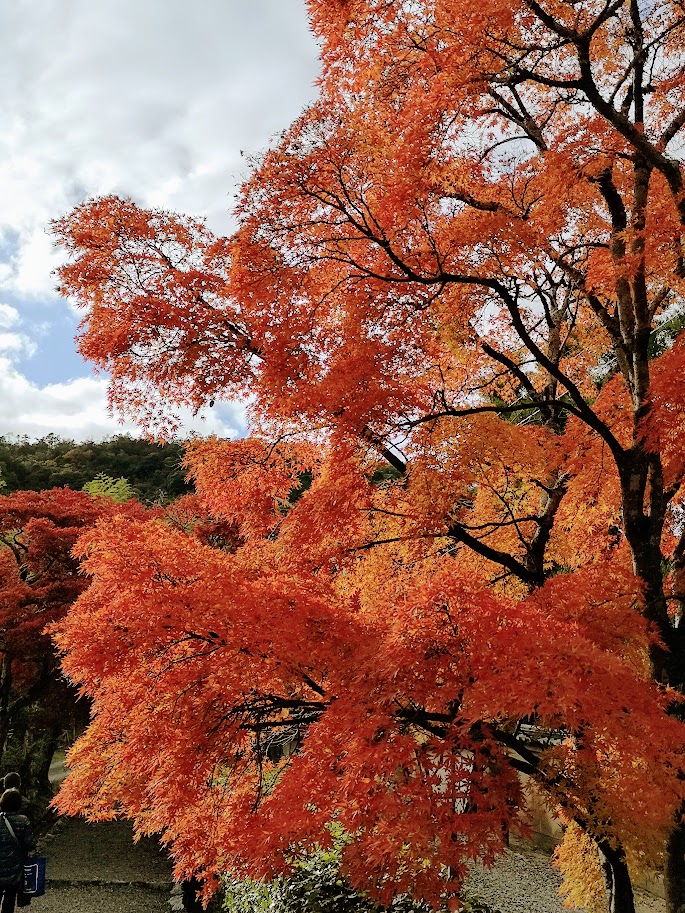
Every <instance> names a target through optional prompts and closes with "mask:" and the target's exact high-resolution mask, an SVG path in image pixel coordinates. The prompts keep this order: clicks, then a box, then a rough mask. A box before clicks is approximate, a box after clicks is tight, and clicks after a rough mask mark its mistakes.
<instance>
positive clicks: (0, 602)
mask: <svg viewBox="0 0 685 913" xmlns="http://www.w3.org/2000/svg"><path fill="white" fill-rule="evenodd" d="M123 509H124V508H122V507H120V506H119V505H116V504H115V503H114V502H113V501H111V500H107V499H105V498H93V497H91V496H90V495H88V494H86V493H84V492H76V491H70V490H69V489H53V490H52V491H43V492H17V493H14V494H12V495H7V496H2V497H0V663H1V665H0V759H2V757H3V754H4V752H5V749H6V748H7V747H8V740H10V733H12V736H13V740H14V742H13V744H14V743H16V742H17V741H18V740H19V737H20V736H21V737H22V739H23V740H24V741H27V742H30V743H31V750H30V751H29V752H28V753H27V754H26V758H25V760H26V764H25V765H24V766H25V769H24V771H23V773H24V774H25V776H24V778H23V779H24V787H25V789H28V790H29V791H30V792H33V791H34V790H35V791H38V792H40V791H41V790H42V791H45V790H47V789H48V788H49V787H48V780H47V774H48V767H49V764H50V761H51V760H52V754H53V752H54V750H55V747H56V744H57V740H58V738H59V736H60V735H61V734H62V732H63V731H64V729H65V726H66V725H67V723H68V721H69V718H70V715H71V713H72V707H73V704H74V700H75V694H74V692H73V689H71V688H69V687H68V686H67V683H66V682H65V681H64V679H63V677H62V676H61V674H60V671H59V663H58V661H57V657H56V655H55V650H54V646H53V644H52V642H51V639H50V636H49V635H48V634H47V633H46V630H45V629H46V627H47V626H48V625H49V624H52V623H54V622H55V621H57V620H59V619H60V618H61V617H62V616H63V615H64V613H65V612H66V611H67V609H68V608H69V607H70V605H71V604H72V603H73V602H74V600H75V599H76V598H77V596H78V595H79V594H80V593H81V592H83V590H84V588H85V587H86V586H87V585H88V580H87V579H86V578H85V577H84V576H83V575H82V574H80V573H79V567H78V561H77V560H76V559H75V558H74V557H73V555H72V554H71V550H72V548H73V546H74V544H75V542H76V540H77V539H78V537H79V536H80V535H81V534H82V533H83V532H84V530H86V529H88V528H90V527H92V526H93V525H94V524H95V523H96V522H97V521H98V520H99V519H101V518H102V517H107V516H111V515H112V514H114V513H116V512H120V511H121V510H123ZM126 512H127V514H128V515H130V516H138V517H143V516H145V511H144V510H143V509H142V508H141V507H140V506H139V505H129V506H128V507H127V508H126ZM27 714H28V716H27ZM23 760H24V759H20V763H22V762H23Z"/></svg>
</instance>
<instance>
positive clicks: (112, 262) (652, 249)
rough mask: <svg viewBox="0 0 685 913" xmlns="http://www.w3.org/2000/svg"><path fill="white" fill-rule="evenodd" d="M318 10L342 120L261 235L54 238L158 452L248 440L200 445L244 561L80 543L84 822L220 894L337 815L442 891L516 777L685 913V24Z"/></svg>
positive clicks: (516, 810) (279, 169)
mask: <svg viewBox="0 0 685 913" xmlns="http://www.w3.org/2000/svg"><path fill="white" fill-rule="evenodd" d="M308 6H309V10H310V14H311V20H312V28H313V29H314V31H315V33H316V35H317V36H318V38H319V40H320V42H321V48H322V66H323V75H322V77H321V83H320V89H321V91H320V98H319V100H318V101H317V102H316V103H315V104H314V105H313V106H312V107H311V108H310V109H308V110H307V111H305V113H304V114H303V115H302V116H301V117H300V118H299V119H298V120H297V121H296V122H295V123H294V124H293V125H292V127H291V128H290V129H289V130H288V131H287V132H286V133H285V134H284V135H283V136H282V137H281V138H280V140H279V141H278V143H277V144H276V145H275V147H274V148H273V149H272V150H271V151H269V152H268V153H266V155H264V157H263V159H262V161H261V162H260V163H259V164H258V165H257V167H256V168H255V170H254V174H253V175H252V177H251V178H250V180H249V181H248V182H247V183H246V185H245V187H244V190H243V195H242V199H241V202H240V205H239V209H238V213H237V216H238V219H239V228H238V230H237V232H236V233H235V235H234V236H233V237H232V238H230V239H224V238H216V237H214V236H213V235H212V234H211V233H210V232H209V231H208V229H207V228H206V227H205V226H204V225H203V224H201V223H197V222H195V221H193V220H190V219H187V218H184V217H181V216H176V215H172V214H169V213H165V212H161V211H146V210H142V209H140V208H138V207H136V206H135V205H134V204H133V203H132V202H130V201H126V200H119V199H116V198H105V199H98V200H94V201H91V202H88V203H85V204H83V205H82V206H80V207H78V208H77V209H76V210H75V211H74V212H73V213H71V214H70V215H69V216H67V217H65V218H64V219H63V220H61V221H60V222H59V223H58V224H57V226H56V231H57V234H58V237H59V240H60V242H61V243H62V245H63V246H64V247H65V249H66V250H67V251H68V253H69V254H70V262H69V263H68V264H67V265H66V266H65V267H64V268H63V269H62V271H61V284H62V289H63V290H64V291H65V292H66V293H68V294H69V295H71V296H73V297H74V298H76V299H78V300H80V302H81V303H82V305H83V306H84V307H85V308H86V316H85V318H84V326H83V333H82V336H81V340H80V345H81V350H82V352H83V354H84V355H85V356H86V357H87V358H90V359H92V360H93V361H95V363H96V364H98V365H99V366H100V367H102V368H105V369H107V370H109V371H110V372H111V377H112V384H111V396H112V401H113V402H114V403H116V404H118V406H119V407H120V408H122V409H123V410H124V411H127V412H129V413H130V414H134V415H136V416H137V417H138V418H139V419H140V420H141V421H142V422H143V423H147V425H148V426H149V427H153V426H156V427H158V428H160V427H161V428H162V430H164V426H163V423H162V425H161V426H160V422H159V416H160V406H161V405H162V404H167V405H171V406H172V407H173V406H180V405H190V406H192V407H194V408H196V407H200V406H202V405H204V404H206V403H208V402H211V401H213V400H214V399H216V398H220V397H222V398H228V397H237V396H243V397H246V398H248V401H249V403H250V409H251V416H252V431H253V434H252V437H251V438H250V439H249V440H246V441H242V442H232V443H231V442H218V441H210V442H205V443H197V444H196V445H195V446H193V447H191V448H190V451H189V455H188V465H189V467H190V469H191V472H192V473H193V475H194V477H195V480H196V484H197V487H198V491H199V493H200V495H201V497H202V498H203V500H204V503H205V504H206V505H207V506H208V508H209V509H210V510H211V511H212V512H213V514H214V515H215V516H216V517H217V518H224V519H225V520H226V521H230V522H233V523H235V524H237V526H238V529H239V543H237V544H234V545H235V547H232V548H230V549H222V548H217V547H214V546H211V545H208V544H207V543H201V542H198V541H197V540H196V539H193V537H192V536H189V535H188V534H187V533H185V532H183V531H181V530H178V531H176V530H173V529H171V528H168V527H166V528H162V527H157V526H156V527H154V529H151V528H148V527H142V526H139V525H137V524H130V523H126V522H125V521H123V520H117V521H116V522H114V523H113V524H112V525H111V527H110V528H109V529H108V528H102V529H101V530H100V531H99V532H98V533H97V534H96V535H95V536H93V537H91V538H89V539H88V541H87V542H86V543H85V544H83V545H82V546H81V548H82V551H83V554H84V556H85V558H86V567H87V568H88V570H89V572H90V573H91V574H92V575H93V579H94V582H93V586H92V587H91V588H90V589H89V590H88V592H87V593H86V594H84V596H83V597H81V599H80V600H79V602H78V604H77V607H76V609H75V611H74V612H72V613H71V614H70V616H69V618H68V620H67V621H66V622H65V624H64V626H63V627H62V633H61V635H60V644H61V648H62V650H63V651H64V652H65V659H64V666H65V669H66V670H67V672H68V674H69V675H70V676H71V677H72V678H73V679H74V680H75V681H78V682H79V683H80V684H81V685H82V687H83V688H84V689H85V690H86V691H87V692H88V693H90V694H91V695H92V696H93V698H94V701H95V707H96V710H97V714H96V717H95V719H94V722H93V724H92V726H91V728H90V730H89V732H88V733H87V734H86V736H85V737H84V739H83V740H82V742H81V744H80V746H79V747H78V748H77V750H76V751H75V753H74V755H73V758H72V762H73V764H74V773H73V774H72V775H71V777H70V779H69V781H68V783H67V786H66V788H65V791H64V794H63V798H62V800H61V803H62V806H63V807H64V808H66V809H69V810H72V811H76V810H79V809H83V810H86V811H87V812H88V813H90V814H93V815H98V814H106V813H108V811H109V810H111V809H112V808H114V807H115V806H116V804H117V803H119V804H120V806H121V807H122V808H123V809H124V810H125V812H126V813H127V814H129V815H131V816H132V817H134V818H136V820H137V822H138V825H139V827H141V828H143V829H144V828H150V829H159V830H161V831H162V832H163V833H164V834H165V835H166V838H167V839H168V840H169V841H171V842H173V844H174V852H175V853H176V856H177V859H178V867H179V871H180V872H184V871H185V872H191V871H200V872H204V873H205V874H206V873H211V872H213V871H217V870H220V869H221V868H222V867H223V868H229V869H232V870H234V871H242V870H243V869H244V870H246V871H251V872H252V873H259V872H260V871H265V870H266V869H268V867H269V865H271V864H275V865H276V866H277V865H278V864H279V863H278V859H279V858H282V857H286V858H287V856H288V853H289V852H291V851H292V847H293V846H297V845H299V844H300V842H301V841H306V840H310V841H315V840H320V839H323V838H322V836H321V835H322V829H324V830H325V828H324V826H325V823H326V822H327V821H330V820H333V819H335V820H336V821H339V822H340V823H341V824H342V825H343V826H344V828H345V829H346V830H347V831H349V833H350V834H353V835H355V840H353V841H351V842H350V844H349V845H348V846H347V847H346V849H345V853H344V860H343V866H344V870H345V871H346V873H347V874H348V875H349V877H350V878H351V880H352V882H353V884H355V885H357V886H361V887H364V888H366V889H368V890H370V891H371V892H373V893H374V896H376V897H379V898H380V899H381V900H383V901H387V900H388V898H389V897H391V896H392V895H393V894H394V893H398V892H410V893H413V894H414V895H415V896H419V897H423V898H425V899H428V900H429V901H430V902H432V903H434V904H437V903H438V902H440V900H441V898H444V897H445V896H449V895H451V894H452V893H453V892H455V891H457V890H458V886H459V883H460V880H461V878H462V876H463V873H464V871H465V866H466V865H467V863H468V861H469V860H471V859H473V858H476V857H482V858H484V859H486V860H487V859H490V858H492V856H493V855H494V854H495V853H497V852H498V851H499V850H500V849H501V847H502V843H503V836H504V833H505V831H506V830H507V829H508V828H510V827H512V826H515V825H516V824H517V822H519V819H520V817H521V815H522V814H524V811H525V805H526V797H525V795H524V794H522V791H521V786H520V781H519V779H518V773H520V772H524V773H526V774H527V775H528V776H529V778H530V781H531V782H532V783H534V784H535V787H536V788H537V789H538V790H540V791H541V792H542V794H543V795H545V796H546V797H547V800H548V802H549V803H550V805H551V806H552V807H558V808H559V809H560V810H561V813H562V814H563V815H564V817H565V819H566V820H567V821H568V822H570V824H571V825H572V826H570V827H569V833H570V834H573V835H576V836H577V835H579V834H580V835H581V837H580V838H579V839H580V840H581V842H582V841H583V840H584V841H586V844H584V845H587V841H590V845H591V846H594V847H595V848H596V850H597V851H598V853H599V860H600V864H601V871H602V872H603V875H604V879H605V883H606V892H607V898H608V904H609V907H610V909H611V910H615V911H627V913H632V910H633V896H632V886H631V878H630V869H631V868H632V869H635V868H636V867H639V866H642V865H648V864H658V863H659V862H660V861H663V860H665V864H666V870H667V881H668V888H669V903H670V907H671V910H672V911H673V913H675V911H676V910H680V909H682V906H683V904H685V868H684V864H683V851H684V849H685V830H684V829H683V826H682V820H681V819H682V804H681V803H682V801H683V798H684V795H685V793H684V786H683V779H682V766H683V727H682V724H681V722H680V721H679V716H680V708H681V706H682V699H681V696H680V695H681V693H682V691H683V687H684V685H685V666H684V663H683V659H684V657H685V646H684V644H685V625H679V624H678V620H679V618H680V616H681V614H682V607H683V600H684V599H685V591H684V588H683V583H684V582H685V534H684V533H683V500H682V498H683V490H682V481H683V474H684V473H685V462H684V461H683V457H682V454H683V442H684V436H685V425H684V419H685V412H684V409H683V399H682V394H681V391H682V388H683V381H684V380H685V343H684V342H683V339H684V338H685V337H683V334H681V333H680V332H679V327H680V326H681V325H682V315H683V311H684V310H685V303H684V302H683V298H682V291H683V277H684V276H685V259H684V253H683V231H684V228H685V170H684V169H683V167H682V165H681V161H680V157H679V153H678V150H679V143H680V142H681V136H682V132H681V131H682V128H683V126H684V125H685V72H684V71H683V60H684V59H685V58H684V57H683V43H684V40H685V10H684V9H683V6H682V3H681V2H678V0H663V2H661V3H659V4H652V3H642V2H640V0H581V2H575V0H574V2H570V0H556V2H551V0H550V2H547V0H540V2H539V0H515V2H513V3H511V2H507V3H505V2H504V0H484V2H481V3H478V4H464V3H459V2H455V0H421V2H416V3H402V2H400V3H387V2H380V0H346V2H342V0H338V2H328V3H322V2H317V0H310V2H309V3H308ZM167 415H169V413H167ZM512 417H513V418H514V419H515V420H514V421H510V418H512ZM167 422H168V423H170V425H171V427H173V415H171V417H169V418H168V419H167ZM167 427H169V424H167ZM304 478H306V479H307V485H306V486H305V485H303V484H302V480H303V479H304ZM305 488H306V490H304V489H305ZM134 554H135V555H136V556H137V560H136V561H135V563H134V562H133V555H134ZM141 604H144V605H145V606H146V613H145V616H144V622H137V621H136V618H137V617H139V616H137V615H136V614H135V613H137V612H138V608H139V605H141ZM91 619H97V621H98V624H97V629H98V637H97V639H96V640H95V641H93V642H90V641H89V640H88V638H87V637H86V629H85V625H86V622H87V620H91ZM122 619H125V621H122ZM122 670H125V672H124V674H122ZM151 670H152V671H151ZM283 730H286V731H287V732H288V733H290V734H292V737H293V739H294V740H295V742H296V744H298V745H299V746H300V747H299V749H298V751H296V752H295V753H294V754H293V755H291V756H289V757H288V758H287V759H285V760H281V761H279V762H269V761H268V751H267V750H266V749H267V748H268V745H269V743H270V740H272V739H273V738H274V733H277V732H278V731H283ZM151 758H153V759H154V761H151ZM270 763H271V766H269V764H270ZM274 764H275V766H274ZM132 784H134V785H133V787H132ZM180 796H183V800H184V801H183V802H180V801H179V797H180ZM210 821H211V829H210V831H209V832H210V833H211V834H212V837H213V840H212V842H211V845H208V843H207V840H206V836H205V835H206V834H207V832H208V822H210ZM574 839H575V838H574ZM569 853H570V854H571V855H572V852H571V850H570V849H569V852H568V853H567V854H566V856H567V857H568V855H569ZM274 860H276V861H275V862H274ZM569 868H570V869H572V868H573V866H570V867H569ZM446 872H448V873H449V876H448V877H446V875H445V873H446Z"/></svg>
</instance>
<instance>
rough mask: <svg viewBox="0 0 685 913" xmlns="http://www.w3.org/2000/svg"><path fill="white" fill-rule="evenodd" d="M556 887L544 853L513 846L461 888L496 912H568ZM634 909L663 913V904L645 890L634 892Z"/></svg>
mask: <svg viewBox="0 0 685 913" xmlns="http://www.w3.org/2000/svg"><path fill="white" fill-rule="evenodd" d="M560 885H561V876H560V875H559V873H558V872H557V871H556V869H553V868H552V865H551V862H550V857H549V855H548V854H546V853H541V852H538V851H536V850H533V849H529V848H527V847H523V846H517V847H516V848H515V849H511V850H508V851H507V853H505V855H504V856H502V857H501V859H499V860H498V862H497V863H496V865H495V866H494V867H493V868H492V869H484V868H482V867H480V866H477V867H474V868H473V869H472V870H471V874H470V875H469V877H468V879H467V881H466V884H465V887H466V892H467V893H468V894H470V895H472V896H475V897H477V898H478V899H479V900H482V901H484V903H486V904H488V905H489V906H491V907H492V908H493V909H494V910H498V911H500V913H568V910H569V908H568V907H565V906H564V905H563V903H562V901H561V899H560V898H559V896H558V894H557V892H558V890H559V887H560ZM635 908H636V911H637V913H666V903H665V901H664V900H662V899H661V898H660V897H656V896H655V895H653V894H648V893H647V892H646V891H638V892H636V896H635Z"/></svg>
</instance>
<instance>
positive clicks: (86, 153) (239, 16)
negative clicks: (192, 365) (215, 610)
mask: <svg viewBox="0 0 685 913" xmlns="http://www.w3.org/2000/svg"><path fill="white" fill-rule="evenodd" d="M316 76H317V52H316V45H315V44H314V41H313V39H312V37H311V35H310V34H309V31H308V27H307V19H306V12H305V6H304V0H192V2H191V0H12V2H6V3H0V124H2V129H1V130H0V201H1V203H0V435H9V436H13V435H22V434H27V435H29V436H30V437H41V436H43V435H45V434H48V433H55V434H59V435H61V436H65V437H69V438H74V439H77V440H84V439H99V438H102V437H106V436H108V435H110V434H116V433H120V432H121V431H122V430H133V429H131V428H129V427H128V426H122V425H121V424H119V423H118V421H117V418H116V417H110V416H109V415H108V413H107V406H106V396H105V389H106V380H105V378H103V377H96V376H94V374H93V371H92V368H91V366H90V365H88V364H86V363H84V362H83V361H82V360H81V358H80V356H79V355H78V354H77V353H76V350H75V346H74V342H73V337H74V333H75V331H76V327H77V324H78V320H79V316H78V315H77V314H75V313H74V311H73V309H72V308H71V307H70V306H69V304H68V303H67V302H66V301H64V300H62V299H60V298H59V296H58V295H56V293H55V291H54V285H55V277H54V275H52V271H53V270H54V268H55V267H56V266H57V265H58V264H59V255H58V254H57V253H56V252H55V251H54V250H53V249H52V247H51V240H50V237H49V234H48V224H49V222H50V220H51V219H53V218H55V217H58V216H60V215H63V214H64V213H65V212H67V211H68V210H70V209H71V208H72V207H73V206H74V205H75V204H77V203H79V202H81V201H82V200H84V199H86V198H87V197H90V196H93V195H97V194H105V193H117V194H120V195H123V196H130V197H133V199H135V200H136V202H137V203H139V204H141V205H154V206H162V207H165V208H169V209H175V210H177V211H181V212H185V213H188V214H191V215H195V216H205V217H206V218H207V220H208V222H209V225H210V227H211V228H212V229H213V230H214V231H216V232H220V233H226V232H229V231H230V229H231V222H230V209H231V205H232V201H233V197H234V194H235V191H236V189H237V187H238V185H239V183H240V181H241V180H242V179H243V178H244V177H245V176H246V166H245V158H244V154H247V155H249V154H250V153H255V152H258V151H260V150H262V149H264V148H265V147H266V146H267V145H268V144H269V140H270V138H271V137H272V136H273V135H274V134H275V133H276V132H277V131H279V130H281V129H283V128H284V127H286V126H287V125H288V124H289V123H290V121H291V120H292V119H293V118H294V117H295V116H296V115H297V114H298V113H299V112H300V111H301V110H302V108H303V107H304V106H305V105H306V104H307V103H308V102H309V101H311V99H312V98H313V97H314V94H315V89H314V81H315V79H316ZM241 151H242V153H243V154H241ZM242 422H243V419H242V414H241V411H240V409H239V408H237V407H232V406H230V405H223V406H219V407H216V408H215V409H213V410H212V411H211V413H210V414H209V415H208V416H207V419H206V421H205V422H204V423H202V424H201V425H198V424H197V422H196V423H195V424H194V426H192V427H194V428H195V429H196V430H198V431H200V432H201V433H219V434H235V433H240V431H241V430H242V427H243V425H242ZM190 427H191V425H190V424H189V425H188V428H190Z"/></svg>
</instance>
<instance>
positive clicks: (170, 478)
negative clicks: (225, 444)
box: [0, 434, 191, 504]
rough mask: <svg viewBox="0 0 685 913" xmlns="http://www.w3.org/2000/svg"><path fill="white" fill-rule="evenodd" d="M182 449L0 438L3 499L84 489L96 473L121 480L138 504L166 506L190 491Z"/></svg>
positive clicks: (119, 440)
mask: <svg viewBox="0 0 685 913" xmlns="http://www.w3.org/2000/svg"><path fill="white" fill-rule="evenodd" d="M182 456H183V451H182V445H181V444H180V443H179V442H177V441H173V442H170V443H167V444H164V445H158V444H154V443H151V442H150V441H147V440H143V439H136V438H132V437H129V436H128V435H123V434H122V435H118V436H116V437H112V438H110V439H109V440H106V441H97V442H96V441H86V442H85V443H75V442H74V441H71V440H65V439H63V438H60V437H58V436H57V435H55V434H49V435H47V436H46V437H44V438H41V439H40V440H37V441H33V440H30V439H29V438H27V437H21V438H17V439H12V438H9V437H0V478H2V479H3V481H4V483H5V486H4V488H3V493H4V494H12V493H13V492H15V491H44V490H47V489H51V488H62V487H63V486H65V485H68V486H69V487H70V488H73V489H84V488H85V486H86V485H87V484H89V483H91V482H92V481H93V479H94V478H95V477H96V476H98V475H99V474H102V475H106V476H110V477H111V478H113V479H118V478H122V477H123V478H125V479H126V480H127V481H128V483H129V485H130V486H131V489H132V494H133V496H135V497H137V498H138V499H139V500H140V501H142V502H143V503H147V504H150V503H155V502H157V501H164V502H166V501H170V500H172V499H173V498H176V497H179V496H180V495H183V494H186V493H187V492H189V491H191V486H190V485H189V484H188V483H187V482H186V481H185V470H184V469H183V467H182V465H181V459H182Z"/></svg>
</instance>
